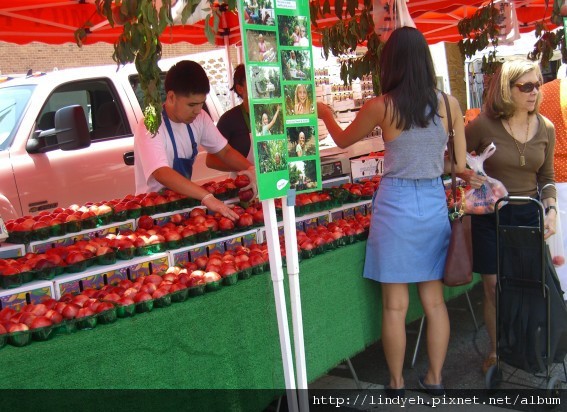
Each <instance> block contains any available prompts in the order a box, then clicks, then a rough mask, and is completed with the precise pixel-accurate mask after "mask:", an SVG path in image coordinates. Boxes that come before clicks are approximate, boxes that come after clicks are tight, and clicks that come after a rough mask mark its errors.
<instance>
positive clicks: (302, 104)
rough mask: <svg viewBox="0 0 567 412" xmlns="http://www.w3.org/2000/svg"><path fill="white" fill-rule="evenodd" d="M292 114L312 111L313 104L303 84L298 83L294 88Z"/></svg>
mask: <svg viewBox="0 0 567 412" xmlns="http://www.w3.org/2000/svg"><path fill="white" fill-rule="evenodd" d="M293 113H294V114H310V113H313V104H312V103H311V99H310V98H309V93H308V92H307V87H306V86H305V85H304V84H298V85H297V86H296V88H295V103H294V106H293Z"/></svg>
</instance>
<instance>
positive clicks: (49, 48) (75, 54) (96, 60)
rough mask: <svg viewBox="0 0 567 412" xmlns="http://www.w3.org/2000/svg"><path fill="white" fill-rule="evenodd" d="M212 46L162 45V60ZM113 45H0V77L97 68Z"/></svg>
mask: <svg viewBox="0 0 567 412" xmlns="http://www.w3.org/2000/svg"><path fill="white" fill-rule="evenodd" d="M214 47H215V46H212V45H209V44H205V45H202V46H194V45H191V44H188V43H178V44H165V45H163V50H162V57H163V58H168V57H175V56H183V55H186V54H191V53H198V52H204V51H209V50H212V49H213V48H214ZM113 51H114V46H113V45H111V44H106V43H97V44H93V45H88V46H83V47H82V48H79V47H78V46H77V45H76V44H74V43H67V44H62V45H46V44H43V43H38V42H34V43H30V44H28V45H24V46H20V45H17V44H11V43H4V42H0V56H2V58H1V59H0V71H1V73H2V74H9V73H25V72H27V71H28V70H29V69H32V70H33V71H51V70H53V68H55V67H57V68H58V69H65V68H70V67H82V66H97V65H102V64H115V63H114V61H113V60H112V53H113ZM231 61H233V62H234V61H236V48H235V47H231Z"/></svg>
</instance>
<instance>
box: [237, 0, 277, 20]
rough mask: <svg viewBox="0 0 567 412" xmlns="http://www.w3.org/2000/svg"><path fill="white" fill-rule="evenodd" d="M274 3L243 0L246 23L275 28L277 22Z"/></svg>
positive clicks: (260, 0) (268, 0)
mask: <svg viewBox="0 0 567 412" xmlns="http://www.w3.org/2000/svg"><path fill="white" fill-rule="evenodd" d="M273 1H274V0H272V1H270V0H267V1H263V0H243V1H242V10H244V21H245V22H246V23H248V24H261V25H264V26H274V25H275V24H276V22H275V19H274V8H273V4H272V2H273Z"/></svg>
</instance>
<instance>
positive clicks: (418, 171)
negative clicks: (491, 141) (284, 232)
mask: <svg viewBox="0 0 567 412" xmlns="http://www.w3.org/2000/svg"><path fill="white" fill-rule="evenodd" d="M380 84H381V87H382V93H383V94H382V95H380V96H377V97H375V98H373V99H371V100H369V101H367V102H366V103H365V104H364V106H363V107H362V109H361V110H360V111H359V113H358V114H357V116H356V118H355V119H354V121H353V122H352V123H351V124H350V125H349V126H348V127H347V128H346V129H345V130H344V131H343V130H342V128H341V127H340V126H339V125H338V124H337V122H336V121H335V120H334V117H333V112H332V110H331V109H330V108H329V107H328V106H326V105H324V104H322V103H318V105H317V109H318V113H319V114H318V116H319V118H321V119H322V120H323V121H324V123H325V125H326V127H327V129H328V130H329V133H330V135H331V136H332V137H333V139H334V141H335V142H336V143H337V145H338V146H339V147H341V148H344V147H347V146H349V145H351V144H353V143H355V142H357V141H358V140H360V139H362V138H363V137H365V136H367V135H368V134H370V132H371V131H372V130H373V129H374V127H375V126H379V127H380V128H381V129H382V136H383V139H384V146H385V149H386V150H385V156H384V174H383V177H382V180H381V182H380V187H379V189H378V191H377V192H376V194H375V195H374V199H373V202H372V223H371V226H370V235H369V238H368V242H367V246H366V260H365V265H364V277H366V278H368V279H372V280H375V281H377V282H380V283H381V286H382V305H383V319H382V342H383V346H384V352H385V355H386V360H387V363H388V368H389V371H390V382H389V383H388V384H387V385H386V391H387V394H388V395H389V396H403V395H404V393H405V392H404V387H405V383H404V378H403V364H404V356H405V348H406V330H405V322H406V313H407V310H408V306H409V292H408V284H409V283H417V287H418V291H419V296H420V299H421V303H422V306H423V308H424V311H425V315H426V316H427V352H428V356H429V368H428V370H427V372H426V373H425V374H424V375H423V376H421V377H420V378H419V383H420V386H421V387H422V388H424V389H426V390H427V391H428V392H429V393H430V394H432V395H442V394H443V393H444V388H443V384H442V377H441V372H442V368H443V363H444V362H445V356H446V353H447V346H448V343H449V329H450V326H449V317H448V314H447V308H446V306H445V301H444V298H443V283H442V277H443V269H444V265H445V259H446V254H447V247H448V244H449V235H450V225H449V219H448V215H447V214H448V211H447V203H446V198H445V190H444V187H443V182H442V179H441V175H442V174H443V173H444V172H450V170H451V165H450V163H449V160H448V159H447V158H446V157H445V148H446V144H447V131H448V129H449V128H450V127H452V128H453V129H454V130H455V159H456V167H455V170H456V171H457V172H462V171H463V170H464V169H465V162H466V160H465V147H466V143H465V135H464V125H463V115H462V111H461V108H460V107H459V103H458V101H457V100H456V99H455V98H454V97H451V96H448V97H449V100H448V101H449V105H450V109H451V115H452V116H451V117H452V122H453V124H452V125H448V124H447V110H446V107H445V103H444V100H443V97H442V95H441V92H440V91H439V90H437V89H436V84H437V80H436V76H435V70H434V67H433V61H432V59H431V54H430V52H429V47H428V45H427V42H426V41H425V38H424V37H423V35H422V34H421V33H420V32H419V31H418V30H416V29H414V28H411V27H402V28H399V29H396V30H395V31H394V32H392V34H391V36H390V38H389V39H388V41H387V42H386V44H385V45H384V48H383V50H382V54H381V58H380Z"/></svg>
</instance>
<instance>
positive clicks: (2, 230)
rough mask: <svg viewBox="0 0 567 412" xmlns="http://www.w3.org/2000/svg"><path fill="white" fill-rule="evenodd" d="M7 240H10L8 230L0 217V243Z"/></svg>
mask: <svg viewBox="0 0 567 412" xmlns="http://www.w3.org/2000/svg"><path fill="white" fill-rule="evenodd" d="M6 239H8V230H7V229H6V225H5V224H4V220H3V219H2V218H1V217H0V242H3V241H5V240H6Z"/></svg>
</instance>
